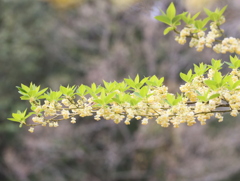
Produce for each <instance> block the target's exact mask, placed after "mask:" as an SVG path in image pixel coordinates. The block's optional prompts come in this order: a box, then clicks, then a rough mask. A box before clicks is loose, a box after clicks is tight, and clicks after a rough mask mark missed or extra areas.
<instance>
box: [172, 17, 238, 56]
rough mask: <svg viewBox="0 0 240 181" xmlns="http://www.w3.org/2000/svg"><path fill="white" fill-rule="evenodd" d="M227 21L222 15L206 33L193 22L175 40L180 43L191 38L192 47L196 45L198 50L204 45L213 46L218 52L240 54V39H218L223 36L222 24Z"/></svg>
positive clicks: (190, 44)
mask: <svg viewBox="0 0 240 181" xmlns="http://www.w3.org/2000/svg"><path fill="white" fill-rule="evenodd" d="M224 22H225V18H224V16H221V18H220V20H219V21H217V22H211V23H210V31H209V32H208V33H207V34H206V33H205V32H204V31H203V30H200V29H198V28H196V27H195V26H194V25H193V24H192V25H187V26H186V27H184V28H183V29H182V30H181V31H180V32H179V35H177V36H176V38H175V40H176V41H177V42H178V43H179V44H182V45H183V44H185V43H186V42H187V38H191V40H190V42H189V46H190V47H195V48H196V50H197V51H198V52H201V51H202V50H203V49H204V47H205V46H206V47H208V48H213V50H214V51H215V52H216V53H223V54H225V53H227V52H230V53H237V54H240V40H239V39H237V38H233V37H226V38H224V39H222V40H220V39H217V38H220V37H222V36H223V35H224V34H223V33H224V30H223V29H221V28H220V25H221V24H223V23H224Z"/></svg>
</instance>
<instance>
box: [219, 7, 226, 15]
mask: <svg viewBox="0 0 240 181" xmlns="http://www.w3.org/2000/svg"><path fill="white" fill-rule="evenodd" d="M226 9H227V5H226V6H224V7H223V8H222V9H221V10H220V11H219V15H220V16H222V15H223V13H224V12H225V10H226Z"/></svg>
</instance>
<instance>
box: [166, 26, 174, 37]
mask: <svg viewBox="0 0 240 181" xmlns="http://www.w3.org/2000/svg"><path fill="white" fill-rule="evenodd" d="M174 29H175V28H174V27H168V28H166V29H165V30H164V31H163V34H164V35H166V34H168V33H169V32H170V31H173V30H174Z"/></svg>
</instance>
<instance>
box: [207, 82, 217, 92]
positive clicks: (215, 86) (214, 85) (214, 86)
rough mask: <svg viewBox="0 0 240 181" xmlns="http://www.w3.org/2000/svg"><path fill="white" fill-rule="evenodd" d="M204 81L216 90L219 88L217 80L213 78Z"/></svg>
mask: <svg viewBox="0 0 240 181" xmlns="http://www.w3.org/2000/svg"><path fill="white" fill-rule="evenodd" d="M204 83H205V84H206V85H207V86H208V87H209V88H211V89H212V90H216V89H217V85H216V82H215V81H213V80H205V81H204Z"/></svg>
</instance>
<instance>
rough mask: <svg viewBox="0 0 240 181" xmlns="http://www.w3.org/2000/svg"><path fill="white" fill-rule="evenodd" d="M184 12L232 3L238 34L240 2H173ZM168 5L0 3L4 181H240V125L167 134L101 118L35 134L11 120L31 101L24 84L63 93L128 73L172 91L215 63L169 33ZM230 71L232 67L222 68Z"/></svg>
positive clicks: (212, 124)
mask: <svg viewBox="0 0 240 181" xmlns="http://www.w3.org/2000/svg"><path fill="white" fill-rule="evenodd" d="M174 2H175V5H176V7H177V11H178V12H179V13H181V12H183V11H190V12H192V13H196V12H198V11H200V10H202V9H203V7H207V8H210V9H211V10H213V9H214V8H216V7H220V8H222V7H223V6H225V5H226V4H227V5H228V9H227V12H226V13H225V15H226V19H227V23H226V24H225V25H224V26H223V28H225V31H226V34H228V35H229V36H233V37H234V36H235V37H239V32H240V25H239V16H240V14H239V12H240V11H239V10H240V2H239V0H231V1H227V0H202V1H199V0H181V1H179V0H178V1H177V0H175V1H174ZM169 3H170V1H167V0H101V1H97V0H20V1H19V0H1V1H0V65H1V66H0V75H1V76H0V110H1V114H0V155H1V156H0V180H1V181H55V180H56V181H188V180H191V181H238V180H240V158H239V156H240V131H239V130H240V123H239V118H236V119H233V118H231V117H230V116H228V115H226V116H225V119H224V122H222V123H218V122H217V121H216V120H209V121H208V124H207V125H205V126H200V125H199V124H196V125H194V126H192V127H187V126H185V125H182V126H181V127H180V128H178V129H173V128H161V127H160V126H158V125H157V124H156V123H155V122H151V123H149V124H148V125H147V126H142V125H140V124H139V121H136V120H135V121H132V122H131V125H129V126H126V125H124V123H121V124H119V125H116V124H114V123H113V122H111V121H105V120H101V121H100V122H96V121H94V120H93V118H91V117H90V118H86V119H83V118H81V119H78V122H77V124H75V125H74V126H73V125H71V124H70V123H69V122H67V121H65V122H62V123H61V124H60V126H59V127H58V128H41V127H39V128H36V131H35V132H34V133H33V134H31V133H29V132H28V131H27V128H22V129H19V127H18V124H17V123H14V122H10V121H8V120H7V118H8V117H11V113H12V112H15V111H16V110H18V109H20V110H24V109H25V106H27V105H28V104H27V103H25V102H23V101H20V99H19V95H18V93H17V89H16V88H15V86H19V85H20V84H21V83H24V84H29V83H30V82H33V83H35V84H37V85H41V86H42V88H43V87H50V88H52V89H53V90H56V89H57V88H58V87H59V86H60V85H65V86H66V85H68V84H69V85H75V84H77V85H80V84H82V83H83V84H87V85H90V84H91V83H93V82H95V83H97V84H100V83H101V82H102V80H106V81H114V80H117V81H122V80H123V78H127V77H128V76H131V77H134V76H136V74H139V75H140V76H141V77H144V76H151V75H157V76H158V77H162V76H164V77H165V85H167V86H169V89H170V91H171V92H178V91H179V90H178V87H179V85H181V84H183V82H182V81H181V80H180V78H179V72H186V71H188V70H189V69H190V68H192V67H193V63H199V62H205V63H210V61H211V59H212V58H216V59H222V60H225V61H228V57H229V54H228V55H217V54H215V53H214V52H213V51H211V50H209V49H205V50H204V51H203V52H201V53H198V52H196V51H195V50H194V49H190V48H188V46H187V45H186V46H182V45H179V44H177V43H176V42H175V41H174V34H173V33H170V34H169V35H167V36H163V30H164V29H165V28H166V26H165V25H164V24H162V23H160V22H158V21H156V20H154V16H156V15H158V14H159V9H163V10H165V9H166V8H167V6H168V5H169ZM223 71H227V69H226V70H225V69H224V70H223Z"/></svg>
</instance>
